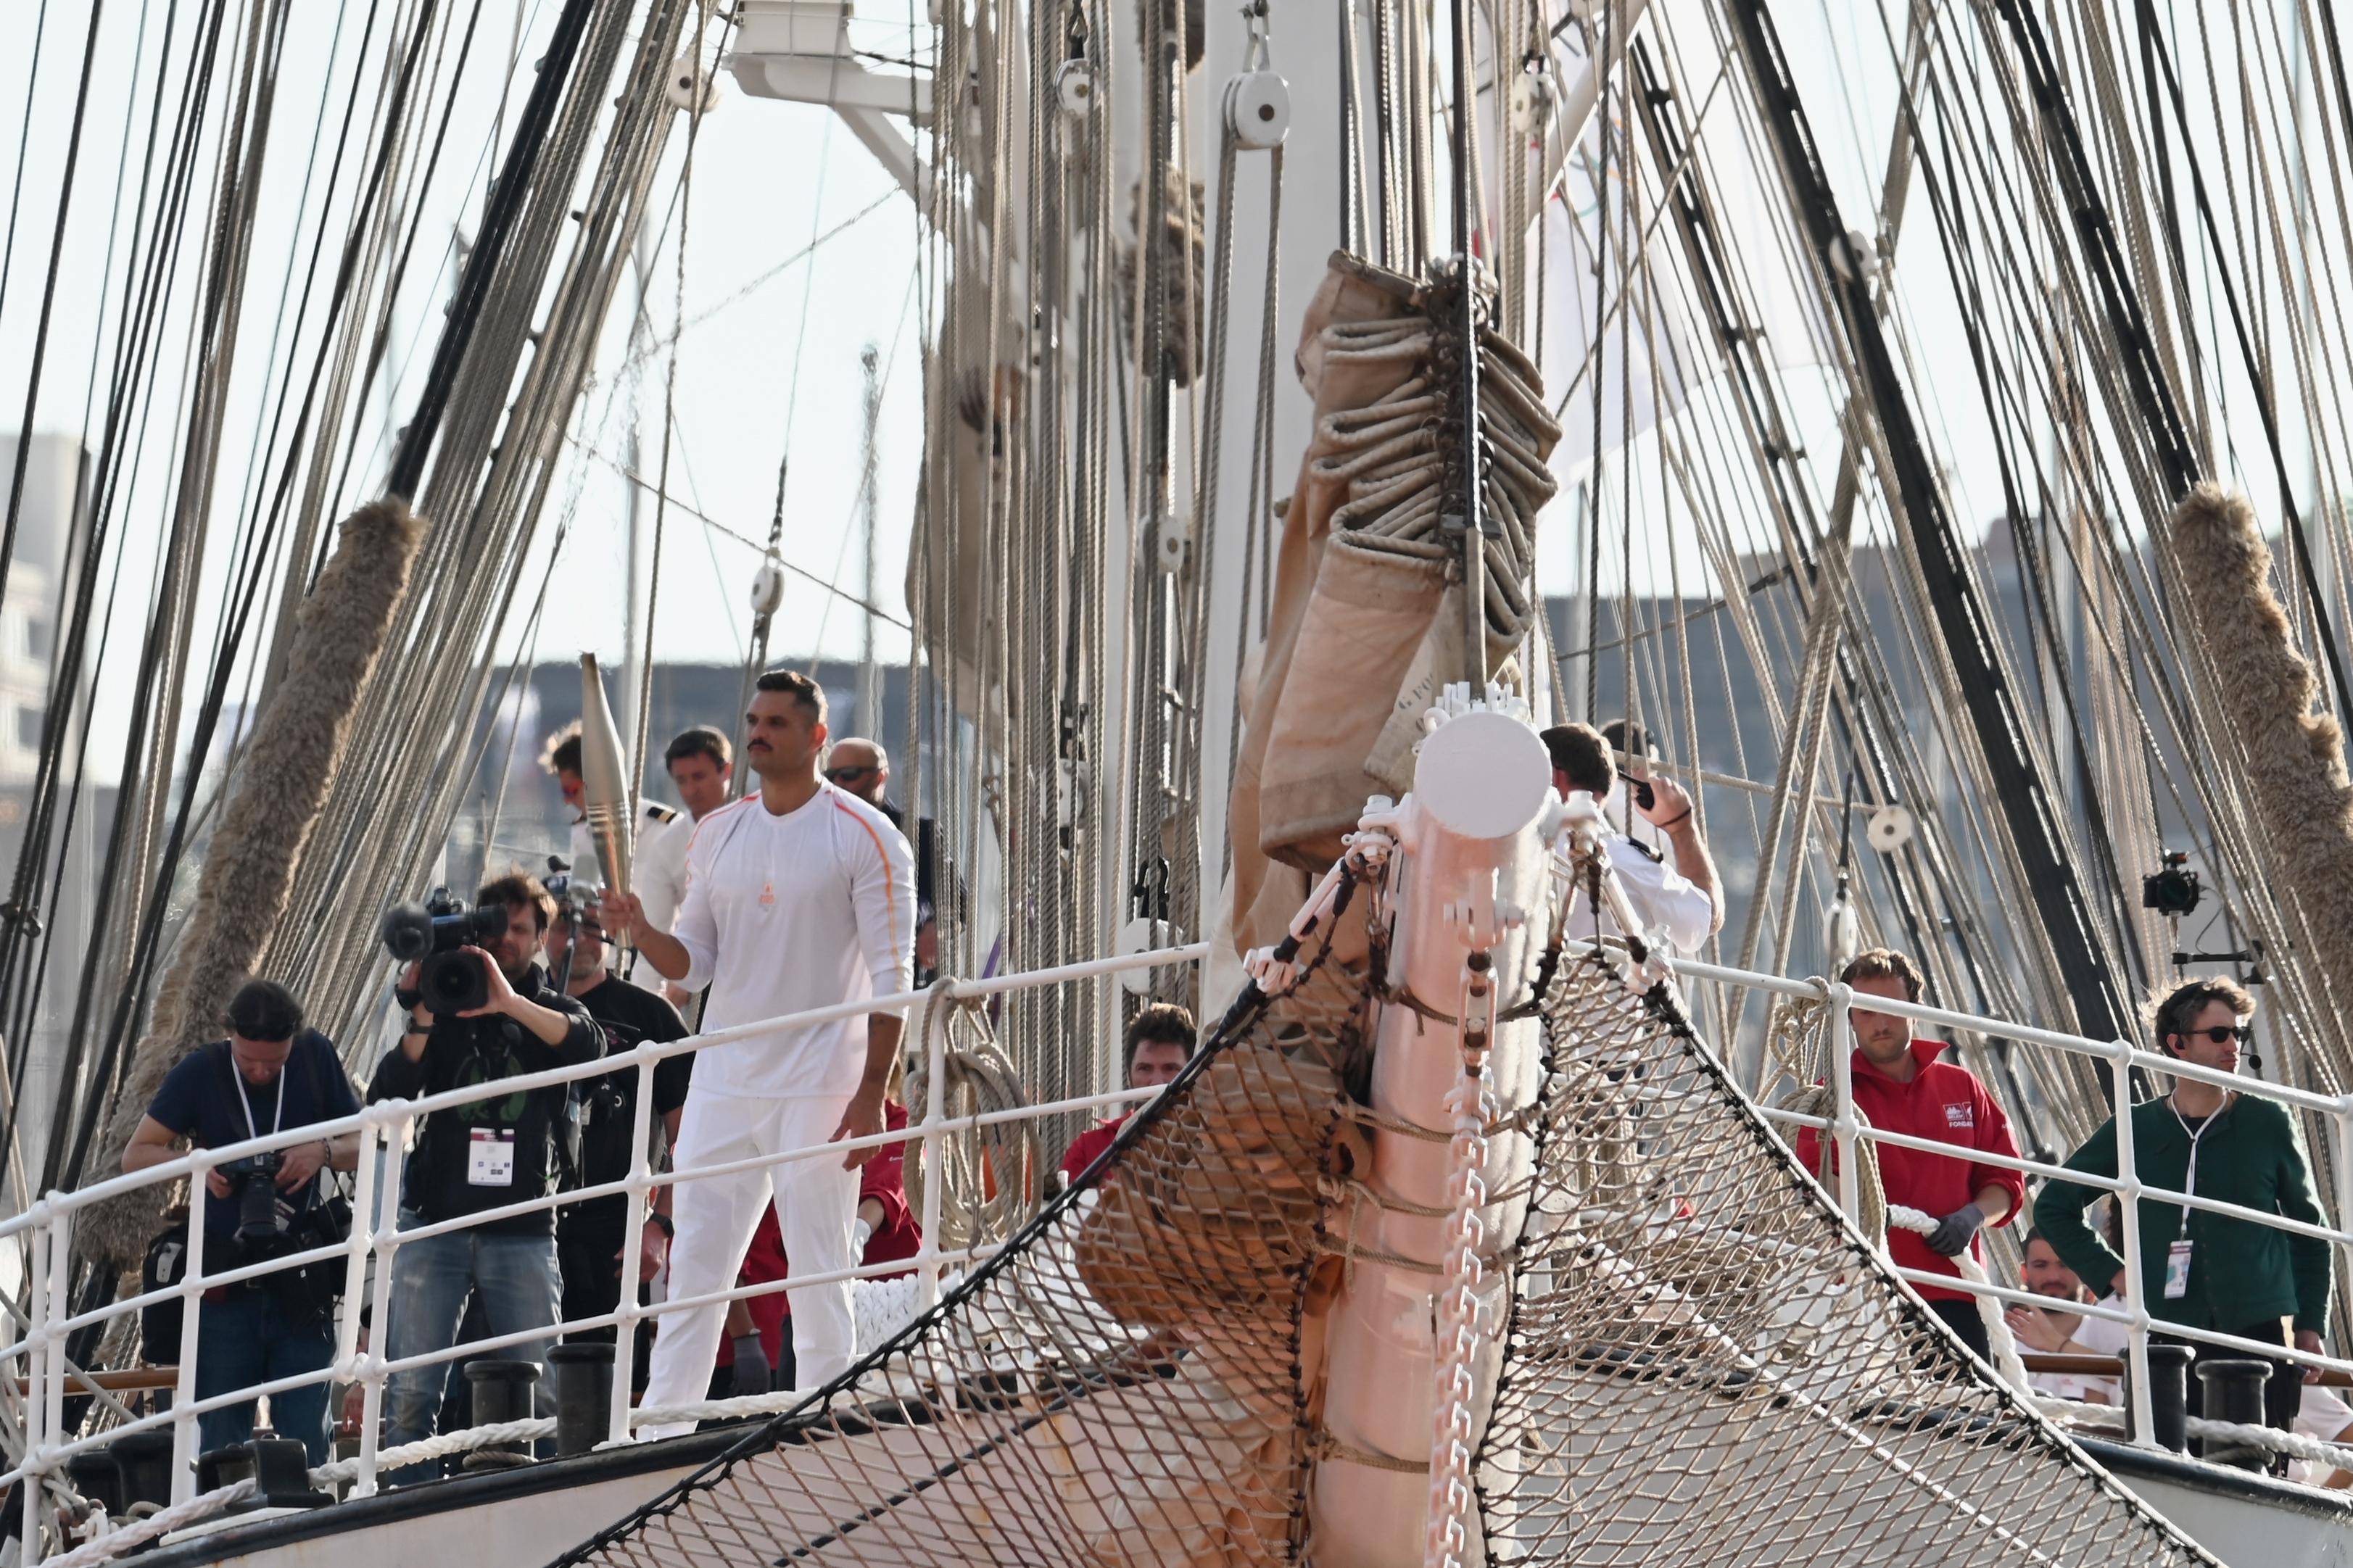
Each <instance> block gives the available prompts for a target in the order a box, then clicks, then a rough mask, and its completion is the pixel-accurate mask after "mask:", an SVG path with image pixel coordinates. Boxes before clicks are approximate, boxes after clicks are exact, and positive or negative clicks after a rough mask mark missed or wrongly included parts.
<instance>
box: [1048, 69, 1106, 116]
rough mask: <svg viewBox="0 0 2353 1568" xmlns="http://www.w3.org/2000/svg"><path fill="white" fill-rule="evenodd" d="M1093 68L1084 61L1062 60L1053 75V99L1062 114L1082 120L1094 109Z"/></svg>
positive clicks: (1094, 87) (1094, 85) (1094, 86)
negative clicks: (1057, 103) (1059, 105)
mask: <svg viewBox="0 0 2353 1568" xmlns="http://www.w3.org/2000/svg"><path fill="white" fill-rule="evenodd" d="M1096 90H1097V89H1096V84H1095V68H1094V67H1092V66H1091V65H1089V64H1087V62H1086V61H1084V60H1064V61H1063V62H1062V68H1061V69H1060V70H1058V71H1056V72H1055V73H1054V97H1055V100H1057V101H1058V102H1060V104H1061V106H1062V112H1063V113H1064V114H1067V115H1069V116H1070V117H1071V119H1072V120H1084V119H1085V118H1086V117H1087V116H1088V115H1089V114H1090V113H1092V112H1093V110H1094V107H1095V94H1096Z"/></svg>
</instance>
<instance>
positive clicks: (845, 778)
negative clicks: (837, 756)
mask: <svg viewBox="0 0 2353 1568" xmlns="http://www.w3.org/2000/svg"><path fill="white" fill-rule="evenodd" d="M872 772H874V770H873V769H872V768H828V769H826V770H825V782H826V783H828V784H848V783H849V781H850V780H851V779H862V778H864V777H865V776H866V775H867V774H868V773H872Z"/></svg>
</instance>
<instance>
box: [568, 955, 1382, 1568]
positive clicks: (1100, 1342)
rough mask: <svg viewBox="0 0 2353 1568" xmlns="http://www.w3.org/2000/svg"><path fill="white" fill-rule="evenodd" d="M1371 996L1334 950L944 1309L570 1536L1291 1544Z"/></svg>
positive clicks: (1217, 1547)
mask: <svg viewBox="0 0 2353 1568" xmlns="http://www.w3.org/2000/svg"><path fill="white" fill-rule="evenodd" d="M1364 1011H1365V1003H1364V999H1363V987H1362V985H1361V984H1358V983H1357V982H1356V981H1355V980H1353V979H1350V978H1348V977H1347V976H1346V975H1345V973H1344V972H1342V971H1341V970H1339V969H1338V967H1337V966H1334V967H1333V968H1331V969H1329V970H1326V969H1324V968H1323V967H1322V966H1321V965H1320V964H1318V965H1314V966H1312V967H1311V969H1310V970H1309V972H1308V973H1306V974H1305V976H1304V978H1303V979H1302V980H1301V982H1300V983H1299V984H1298V985H1297V987H1296V988H1295V989H1293V991H1292V992H1290V993H1289V994H1286V995H1284V996H1283V997H1282V998H1280V999H1278V1000H1276V1001H1275V1002H1273V1003H1272V1004H1271V1005H1267V1006H1265V1007H1264V1008H1263V1009H1261V1010H1257V1011H1255V1012H1251V1013H1246V1014H1244V1015H1243V1016H1241V1017H1240V1020H1238V1021H1229V1024H1228V1026H1226V1027H1225V1028H1222V1029H1221V1030H1220V1031H1219V1033H1218V1035H1217V1037H1215V1038H1214V1039H1213V1040H1212V1042H1211V1043H1210V1044H1209V1046H1208V1047H1205V1048H1204V1049H1203V1050H1202V1051H1201V1052H1200V1053H1199V1054H1198V1055H1197V1056H1196V1058H1194V1060H1193V1062H1192V1064H1191V1065H1190V1066H1189V1067H1188V1068H1187V1073H1186V1075H1185V1076H1184V1077H1183V1078H1182V1079H1179V1081H1178V1084H1177V1086H1176V1088H1175V1089H1172V1091H1171V1092H1169V1093H1168V1094H1166V1095H1164V1096H1163V1097H1161V1098H1160V1099H1159V1100H1155V1101H1153V1102H1152V1103H1151V1105H1150V1106H1149V1108H1147V1109H1146V1110H1142V1111H1139V1112H1138V1114H1137V1115H1136V1116H1135V1118H1134V1120H1133V1121H1131V1123H1130V1126H1129V1128H1128V1129H1127V1130H1126V1132H1125V1134H1124V1137H1123V1139H1122V1141H1121V1142H1120V1143H1119V1144H1117V1145H1115V1146H1114V1147H1113V1150H1111V1151H1110V1152H1107V1153H1106V1155H1105V1157H1104V1158H1103V1159H1102V1160H1099V1161H1097V1162H1096V1165H1095V1168H1094V1169H1092V1170H1091V1171H1090V1172H1089V1173H1086V1174H1085V1175H1084V1176H1083V1177H1082V1180H1081V1181H1079V1182H1077V1183H1074V1184H1072V1186H1071V1189H1070V1190H1069V1191H1068V1192H1066V1193H1064V1194H1062V1195H1061V1196H1060V1197H1059V1198H1058V1199H1057V1200H1056V1201H1055V1202H1054V1203H1053V1204H1051V1205H1049V1206H1048V1207H1047V1208H1046V1209H1045V1210H1044V1211H1043V1212H1042V1213H1041V1214H1040V1215H1039V1216H1038V1218H1037V1219H1036V1220H1034V1221H1033V1222H1031V1224H1029V1226H1027V1227H1025V1228H1024V1229H1023V1231H1022V1232H1021V1234H1020V1235H1019V1236H1018V1237H1016V1238H1015V1240H1014V1242H1013V1244H1012V1245H1011V1246H1010V1247H1008V1248H1007V1250H1005V1251H1004V1252H1002V1253H1000V1254H998V1255H997V1257H996V1258H992V1259H990V1260H989V1261H988V1262H987V1263H985V1264H983V1265H981V1266H980V1267H979V1268H976V1270H975V1271H974V1273H973V1274H972V1276H971V1277H969V1278H968V1279H966V1280H965V1282H964V1283H963V1284H961V1285H960V1286H959V1287H958V1288H957V1289H955V1290H954V1291H952V1292H951V1293H950V1294H949V1295H948V1296H947V1297H946V1299H945V1300H944V1302H943V1304H942V1307H941V1310H938V1311H937V1312H935V1313H933V1314H931V1315H930V1316H928V1317H926V1318H925V1319H923V1320H922V1321H919V1322H917V1323H916V1324H914V1325H913V1327H912V1328H910V1329H909V1330H907V1331H905V1332H903V1333H902V1334H901V1335H899V1336H898V1337H897V1338H896V1339H895V1340H893V1341H892V1342H890V1343H888V1344H886V1345H884V1346H883V1347H882V1348H881V1349H880V1350H879V1351H877V1352H873V1353H871V1354H870V1355H869V1356H867V1357H866V1358H865V1360H864V1361H863V1362H862V1363H860V1366H859V1368H858V1369H857V1370H856V1372H855V1373H853V1374H852V1375H851V1376H850V1377H849V1379H848V1380H846V1382H845V1384H842V1385H841V1386H838V1387H836V1388H834V1389H831V1390H828V1391H827V1392H826V1393H825V1394H821V1395H819V1396H817V1397H816V1398H814V1399H813V1400H811V1401H810V1402H808V1403H807V1404H805V1405H802V1406H801V1407H800V1408H799V1409H797V1410H796V1411H794V1412H792V1413H790V1414H789V1415H786V1416H784V1417H781V1418H780V1419H778V1420H777V1421H776V1422H774V1423H772V1424H770V1425H768V1426H764V1427H761V1428H759V1429H757V1430H756V1431H755V1432H754V1433H753V1434H752V1435H751V1436H747V1437H746V1439H745V1440H744V1442H743V1443H742V1444H740V1445H738V1446H737V1447H735V1448H734V1449H733V1450H732V1451H731V1452H730V1453H729V1454H727V1455H726V1456H725V1457H724V1458H722V1459H720V1460H718V1461H716V1462H714V1463H713V1464H712V1465H711V1466H709V1467H707V1468H705V1469H703V1470H702V1471H701V1472H699V1473H698V1474H696V1475H695V1476H693V1477H691V1478H690V1479H688V1480H687V1481H685V1482H684V1483H682V1484H681V1486H680V1487H679V1488H678V1489H676V1490H675V1491H673V1492H671V1493H670V1494H668V1495H666V1496H665V1497H664V1498H662V1499H660V1500H658V1501H657V1502H656V1503H655V1504H654V1505H652V1506H651V1507H650V1508H649V1509H648V1510H646V1511H645V1512H644V1513H642V1514H640V1515H638V1517H636V1518H634V1519H632V1520H630V1521H626V1522H625V1523H624V1524H622V1525H620V1526H618V1527H617V1528H616V1529H615V1530H614V1531H609V1532H607V1534H606V1535H605V1536H603V1537H600V1538H598V1539H597V1540H596V1541H594V1542H589V1543H588V1544H587V1545H586V1546H585V1547H583V1548H582V1549H581V1550H580V1551H579V1552H575V1554H574V1555H573V1557H572V1558H571V1559H570V1561H574V1562H599V1563H645V1564H649V1565H652V1564H657V1563H659V1564H662V1565H663V1568H677V1565H679V1564H682V1563H714V1564H715V1563H753V1562H769V1563H776V1562H784V1563H798V1562H823V1563H873V1564H877V1565H881V1564H892V1565H896V1564H930V1563H937V1564H963V1563H1023V1564H1047V1563H1170V1564H1175V1563H1282V1562H1286V1561H1291V1560H1293V1559H1294V1558H1295V1555H1296V1552H1297V1549H1298V1546H1299V1544H1300V1530H1301V1526H1300V1524H1299V1519H1300V1517H1301V1513H1302V1502H1301V1500H1302V1496H1303V1485H1304V1482H1305V1477H1306V1465H1307V1460H1308V1444H1307V1440H1306V1434H1305V1427H1304V1423H1303V1418H1302V1413H1301V1405H1302V1389H1301V1379H1300V1365H1301V1362H1302V1359H1303V1357H1302V1347H1301V1324H1302V1321H1303V1309H1304V1307H1305V1304H1306V1302H1307V1300H1308V1296H1309V1291H1310V1284H1309V1282H1310V1280H1311V1279H1314V1278H1317V1277H1318V1275H1317V1270H1316V1268H1315V1267H1314V1266H1315V1264H1316V1262H1317V1260H1318V1259H1319V1258H1321V1257H1323V1256H1324V1255H1325V1254H1326V1253H1327V1251H1328V1249H1329V1246H1330V1244H1329V1243H1327V1241H1326V1240H1325V1238H1324V1234H1323V1230H1322V1224H1323V1221H1324V1217H1325V1215H1326V1214H1327V1208H1326V1200H1325V1195H1324V1194H1325V1189H1326V1187H1327V1186H1328V1182H1327V1179H1326V1169H1327V1163H1328V1162H1329V1161H1330V1160H1331V1158H1332V1153H1331V1152H1332V1151H1333V1150H1334V1149H1335V1147H1338V1146H1340V1145H1341V1144H1342V1143H1343V1142H1345V1137H1346V1135H1347V1134H1345V1131H1344V1130H1343V1128H1342V1125H1341V1118H1340V1111H1341V1109H1342V1106H1343V1103H1344V1090H1343V1087H1342V1085H1343V1080H1344V1077H1345V1075H1346V1072H1347V1068H1349V1066H1350V1065H1351V1063H1352V1062H1353V1061H1355V1058H1356V1057H1357V1056H1358V1054H1359V1052H1360V1048H1361V1047H1360V1046H1359V1044H1358V1042H1360V1041H1361V1039H1362V1038H1363V1035H1362V1021H1363V1016H1364ZM1357 1065H1359V1066H1360V1065H1361V1064H1360V1063H1359V1064H1357ZM1338 1267H1339V1261H1338V1259H1336V1258H1334V1259H1333V1261H1332V1264H1331V1268H1333V1269H1336V1268H1338Z"/></svg>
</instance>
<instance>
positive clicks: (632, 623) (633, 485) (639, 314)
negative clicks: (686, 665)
mask: <svg viewBox="0 0 2353 1568" xmlns="http://www.w3.org/2000/svg"><path fill="white" fill-rule="evenodd" d="M650 217H651V215H650V214H649V215H648V217H647V219H641V220H639V222H638V238H637V244H636V246H635V247H634V248H633V250H632V252H631V255H630V258H629V259H630V267H629V271H630V274H631V276H632V277H634V278H635V279H637V286H638V300H637V308H636V310H634V311H633V312H632V313H631V315H630V317H629V363H631V364H632V365H635V366H638V367H639V368H638V369H637V370H634V371H632V372H631V373H630V374H633V375H638V376H642V375H643V374H644V370H643V366H644V365H645V363H646V350H647V349H648V348H649V346H650V340H651V338H652V336H653V333H652V331H651V328H652V322H653V305H652V290H653V276H654V231H653V225H652V223H651V222H650V221H649V219H650ZM645 434H646V416H645V403H644V399H642V398H636V397H633V398H631V399H630V404H629V472H628V482H627V483H626V484H625V485H624V487H623V493H624V495H625V496H626V497H627V498H628V501H627V506H626V508H625V510H624V511H623V514H622V517H623V525H624V531H625V533H626V543H625V544H624V549H625V550H626V551H627V552H628V553H627V556H626V559H627V560H628V571H627V574H626V576H627V582H626V584H625V585H624V591H623V597H622V600H621V711H622V712H624V713H628V714H630V715H632V716H633V721H634V715H635V714H636V713H637V710H638V682H639V681H642V680H650V679H652V678H653V677H652V672H651V670H650V669H649V668H648V666H649V665H650V664H651V663H652V653H653V650H652V649H651V648H648V649H647V650H646V657H645V658H639V657H638V637H641V636H642V635H643V633H644V623H643V620H642V618H641V616H640V615H639V611H638V605H640V603H642V601H643V599H644V597H645V569H646V568H645V559H644V555H643V552H642V537H641V533H640V526H641V523H642V521H643V518H644V514H645V489H646V487H645V480H644V478H643V475H644V474H645V471H646V461H645ZM627 765H628V766H631V767H633V768H634V769H635V770H636V782H634V783H633V784H631V786H630V787H631V789H632V791H633V792H634V791H635V790H637V789H638V788H641V787H642V786H643V784H644V780H645V773H646V760H645V759H644V758H643V757H635V758H631V759H628V764H627Z"/></svg>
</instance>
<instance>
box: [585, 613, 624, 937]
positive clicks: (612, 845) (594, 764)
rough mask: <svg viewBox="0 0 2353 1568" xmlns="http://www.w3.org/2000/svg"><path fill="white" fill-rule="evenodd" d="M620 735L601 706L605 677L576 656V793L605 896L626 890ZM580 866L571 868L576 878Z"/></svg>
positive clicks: (588, 658) (591, 660) (589, 660)
mask: <svg viewBox="0 0 2353 1568" xmlns="http://www.w3.org/2000/svg"><path fill="white" fill-rule="evenodd" d="M622 756H623V753H622V751H621V736H620V732H619V731H617V730H615V729H614V728H613V710H612V709H610V708H608V707H607V706H606V704H605V679H604V677H603V676H602V675H600V674H598V673H597V670H596V655H595V654H593V653H584V654H582V655H581V656H580V789H581V795H582V800H581V805H583V807H584V808H586V812H587V814H588V837H589V838H590V839H591V840H592V841H594V842H595V844H596V860H597V865H598V868H599V869H600V870H601V871H602V872H603V874H604V882H605V887H606V889H607V891H608V892H615V893H626V892H628V890H629V847H630V846H629V826H630V824H629V774H628V767H627V766H626V765H625V764H624V763H623V761H622ZM586 869H587V868H586V867H585V866H575V867H574V868H573V873H572V874H573V875H574V876H575V877H577V876H579V875H580V874H581V872H583V871H585V870H586Z"/></svg>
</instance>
